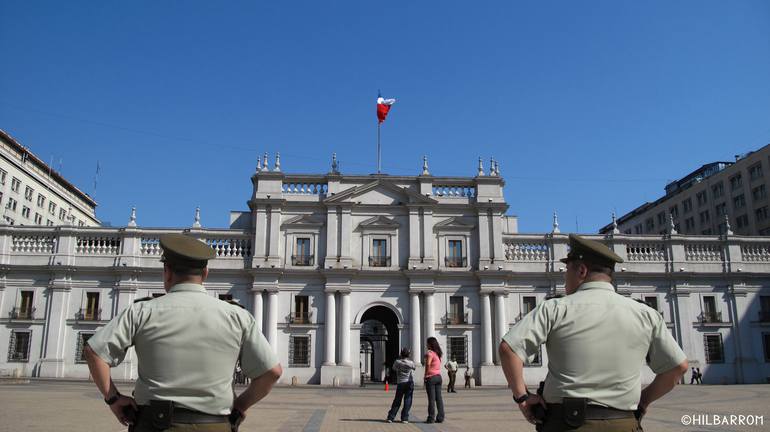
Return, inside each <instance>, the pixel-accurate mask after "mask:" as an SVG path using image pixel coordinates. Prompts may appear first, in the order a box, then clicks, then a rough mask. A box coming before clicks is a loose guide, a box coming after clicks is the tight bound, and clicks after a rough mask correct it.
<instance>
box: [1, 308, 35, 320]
mask: <svg viewBox="0 0 770 432" xmlns="http://www.w3.org/2000/svg"><path fill="white" fill-rule="evenodd" d="M8 318H10V319H12V320H31V319H35V308H34V307H28V308H20V307H14V308H12V309H11V313H10V314H8Z"/></svg>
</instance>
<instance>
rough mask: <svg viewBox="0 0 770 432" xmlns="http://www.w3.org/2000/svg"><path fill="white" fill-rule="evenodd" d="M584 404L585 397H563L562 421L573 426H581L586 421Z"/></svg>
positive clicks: (585, 402)
mask: <svg viewBox="0 0 770 432" xmlns="http://www.w3.org/2000/svg"><path fill="white" fill-rule="evenodd" d="M586 405H587V400H586V398H570V397H565V398H563V399H562V409H563V410H564V423H567V425H568V426H570V427H573V428H579V427H580V426H583V423H585V421H586Z"/></svg>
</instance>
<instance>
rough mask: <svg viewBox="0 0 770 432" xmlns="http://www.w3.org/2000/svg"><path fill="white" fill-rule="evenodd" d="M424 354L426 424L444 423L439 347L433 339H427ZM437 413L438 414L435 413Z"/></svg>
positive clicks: (440, 352) (440, 353)
mask: <svg viewBox="0 0 770 432" xmlns="http://www.w3.org/2000/svg"><path fill="white" fill-rule="evenodd" d="M426 345H427V347H428V349H427V350H426V352H425V377H424V381H425V391H426V392H427V393H428V420H427V421H426V423H442V422H443V421H444V398H443V396H442V395H441V391H442V390H441V356H442V355H443V353H442V351H441V346H440V345H439V344H438V340H437V339H436V338H434V337H432V336H431V337H429V338H428V340H427V342H426ZM437 411H438V412H437Z"/></svg>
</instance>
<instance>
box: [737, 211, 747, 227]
mask: <svg viewBox="0 0 770 432" xmlns="http://www.w3.org/2000/svg"><path fill="white" fill-rule="evenodd" d="M735 226H737V227H738V228H745V227H747V226H749V216H748V215H745V214H744V215H740V216H738V217H736V218H735Z"/></svg>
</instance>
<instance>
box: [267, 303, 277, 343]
mask: <svg viewBox="0 0 770 432" xmlns="http://www.w3.org/2000/svg"><path fill="white" fill-rule="evenodd" d="M267 342H268V343H270V346H271V347H272V348H273V352H275V353H276V354H278V291H268V292H267Z"/></svg>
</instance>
